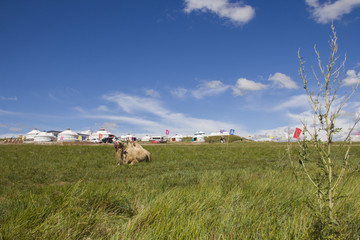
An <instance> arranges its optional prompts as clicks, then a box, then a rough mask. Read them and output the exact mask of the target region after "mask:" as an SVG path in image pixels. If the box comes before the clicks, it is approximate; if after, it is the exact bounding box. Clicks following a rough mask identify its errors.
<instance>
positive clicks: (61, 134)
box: [58, 128, 79, 136]
mask: <svg viewBox="0 0 360 240" xmlns="http://www.w3.org/2000/svg"><path fill="white" fill-rule="evenodd" d="M78 135H79V134H77V133H76V132H74V131H72V130H70V128H68V129H66V130H65V131H62V132H61V133H59V135H58V136H78Z"/></svg>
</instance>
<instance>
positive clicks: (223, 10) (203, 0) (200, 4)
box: [185, 0, 255, 24]
mask: <svg viewBox="0 0 360 240" xmlns="http://www.w3.org/2000/svg"><path fill="white" fill-rule="evenodd" d="M185 4H186V7H185V12H187V13H190V12H192V11H196V10H200V11H203V12H206V11H210V12H213V13H215V14H217V15H218V16H219V17H224V18H228V19H230V20H231V21H232V22H233V23H235V24H246V23H247V22H249V21H250V20H251V19H252V18H253V17H254V16H255V9H254V8H253V7H251V6H249V5H245V4H243V3H242V2H236V3H232V2H229V1H228V0H185Z"/></svg>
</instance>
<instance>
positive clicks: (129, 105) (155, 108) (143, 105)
mask: <svg viewBox="0 0 360 240" xmlns="http://www.w3.org/2000/svg"><path fill="white" fill-rule="evenodd" d="M103 98H104V99H106V100H108V101H110V102H114V103H116V104H117V105H118V106H119V107H120V108H121V109H122V110H123V111H125V112H126V113H130V114H132V113H138V112H148V113H153V114H155V115H158V116H161V115H166V114H167V110H166V109H165V108H163V107H162V105H161V103H160V102H159V101H158V100H155V99H153V98H141V97H137V96H130V95H126V94H123V93H116V94H112V95H105V96H103Z"/></svg>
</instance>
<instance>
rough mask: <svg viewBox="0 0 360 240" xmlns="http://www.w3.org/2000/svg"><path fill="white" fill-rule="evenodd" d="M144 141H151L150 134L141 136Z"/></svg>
mask: <svg viewBox="0 0 360 240" xmlns="http://www.w3.org/2000/svg"><path fill="white" fill-rule="evenodd" d="M141 141H142V142H149V141H150V136H148V135H146V136H145V137H142V138H141Z"/></svg>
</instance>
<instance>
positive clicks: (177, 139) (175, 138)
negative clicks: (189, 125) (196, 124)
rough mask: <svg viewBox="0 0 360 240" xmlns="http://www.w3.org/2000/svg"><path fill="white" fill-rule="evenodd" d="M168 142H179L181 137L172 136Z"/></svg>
mask: <svg viewBox="0 0 360 240" xmlns="http://www.w3.org/2000/svg"><path fill="white" fill-rule="evenodd" d="M170 140H171V142H181V141H182V140H183V136H181V135H177V134H176V135H175V136H172V137H171V139H170Z"/></svg>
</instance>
